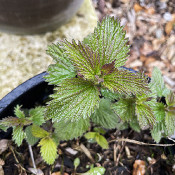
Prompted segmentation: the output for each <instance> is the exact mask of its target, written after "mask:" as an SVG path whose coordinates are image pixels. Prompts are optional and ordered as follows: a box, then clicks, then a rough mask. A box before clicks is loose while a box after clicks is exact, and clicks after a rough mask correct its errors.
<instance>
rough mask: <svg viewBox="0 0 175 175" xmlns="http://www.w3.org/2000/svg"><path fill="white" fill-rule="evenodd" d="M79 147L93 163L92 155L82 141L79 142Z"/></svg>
mask: <svg viewBox="0 0 175 175" xmlns="http://www.w3.org/2000/svg"><path fill="white" fill-rule="evenodd" d="M80 148H81V150H82V151H83V152H84V153H85V154H86V156H87V157H88V158H89V159H90V160H91V161H92V162H93V163H94V162H95V161H94V159H93V157H92V156H91V153H90V151H89V150H88V149H87V148H86V147H85V146H84V145H83V144H82V143H81V144H80Z"/></svg>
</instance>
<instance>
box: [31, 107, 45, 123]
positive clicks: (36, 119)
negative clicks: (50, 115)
mask: <svg viewBox="0 0 175 175" xmlns="http://www.w3.org/2000/svg"><path fill="white" fill-rule="evenodd" d="M44 114H45V108H44V107H36V108H34V109H30V111H29V115H30V118H31V120H32V121H33V123H34V124H35V125H39V126H40V125H42V124H43V123H44V122H45V120H44Z"/></svg>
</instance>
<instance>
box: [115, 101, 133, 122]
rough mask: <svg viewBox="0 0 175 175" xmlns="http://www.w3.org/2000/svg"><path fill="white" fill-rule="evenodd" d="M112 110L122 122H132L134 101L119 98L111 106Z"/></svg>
mask: <svg viewBox="0 0 175 175" xmlns="http://www.w3.org/2000/svg"><path fill="white" fill-rule="evenodd" d="M112 109H113V110H114V111H115V113H116V114H117V115H119V117H120V118H121V119H122V120H123V121H127V122H128V121H129V122H130V121H132V120H133V118H134V116H135V99H134V98H121V99H120V100H119V101H118V102H117V103H114V104H113V105H112Z"/></svg>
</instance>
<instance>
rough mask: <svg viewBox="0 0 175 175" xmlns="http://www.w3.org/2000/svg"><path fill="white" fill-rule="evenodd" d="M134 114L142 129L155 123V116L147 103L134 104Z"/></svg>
mask: <svg viewBox="0 0 175 175" xmlns="http://www.w3.org/2000/svg"><path fill="white" fill-rule="evenodd" d="M136 115H137V120H138V121H139V125H140V127H141V128H142V129H146V128H147V127H148V126H152V125H154V124H155V121H156V120H155V117H154V115H153V111H152V109H151V107H150V106H149V105H147V104H144V103H143V104H136Z"/></svg>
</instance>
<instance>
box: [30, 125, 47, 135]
mask: <svg viewBox="0 0 175 175" xmlns="http://www.w3.org/2000/svg"><path fill="white" fill-rule="evenodd" d="M32 134H33V136H34V137H38V138H43V137H47V136H49V132H47V131H46V130H44V129H42V128H40V127H39V126H37V125H32Z"/></svg>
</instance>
